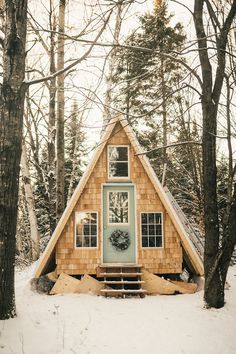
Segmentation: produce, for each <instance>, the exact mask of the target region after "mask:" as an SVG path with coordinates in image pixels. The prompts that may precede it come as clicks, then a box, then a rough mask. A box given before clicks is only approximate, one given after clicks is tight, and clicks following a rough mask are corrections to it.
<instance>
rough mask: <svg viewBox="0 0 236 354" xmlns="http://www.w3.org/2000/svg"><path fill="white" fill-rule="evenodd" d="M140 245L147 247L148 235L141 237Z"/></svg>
mask: <svg viewBox="0 0 236 354" xmlns="http://www.w3.org/2000/svg"><path fill="white" fill-rule="evenodd" d="M142 247H148V237H146V236H145V237H142Z"/></svg>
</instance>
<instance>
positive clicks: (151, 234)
mask: <svg viewBox="0 0 236 354" xmlns="http://www.w3.org/2000/svg"><path fill="white" fill-rule="evenodd" d="M148 234H149V235H150V236H154V235H155V226H154V225H149V226H148Z"/></svg>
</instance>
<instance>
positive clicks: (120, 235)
mask: <svg viewBox="0 0 236 354" xmlns="http://www.w3.org/2000/svg"><path fill="white" fill-rule="evenodd" d="M103 263H121V264H123V263H131V264H133V263H135V203H134V186H133V185H122V184H120V185H114V186H112V185H107V186H104V187H103Z"/></svg>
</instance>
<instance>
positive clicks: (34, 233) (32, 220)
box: [21, 144, 39, 261]
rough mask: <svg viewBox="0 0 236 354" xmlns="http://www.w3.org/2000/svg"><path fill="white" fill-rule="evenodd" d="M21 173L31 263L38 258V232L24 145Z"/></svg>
mask: <svg viewBox="0 0 236 354" xmlns="http://www.w3.org/2000/svg"><path fill="white" fill-rule="evenodd" d="M21 173H22V179H23V185H24V190H25V199H26V205H27V210H28V215H29V224H30V239H31V247H32V259H33V261H36V260H37V259H38V258H39V232H38V224H37V217H36V214H35V204H34V196H33V191H32V187H31V183H30V173H29V166H28V159H27V152H26V147H25V144H23V145H22V154H21Z"/></svg>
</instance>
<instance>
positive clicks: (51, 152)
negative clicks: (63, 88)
mask: <svg viewBox="0 0 236 354" xmlns="http://www.w3.org/2000/svg"><path fill="white" fill-rule="evenodd" d="M49 22H50V30H51V33H50V74H54V73H55V72H56V64H55V35H56V34H55V32H56V20H55V14H54V6H53V1H52V0H50V14H49ZM55 125H56V78H52V79H51V80H50V82H49V120H48V189H49V209H50V211H49V212H50V214H51V217H50V229H51V233H53V231H54V229H55V221H56V220H55V209H56V195H55V194H56V186H55V157H56V156H55V141H56V126H55Z"/></svg>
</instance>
